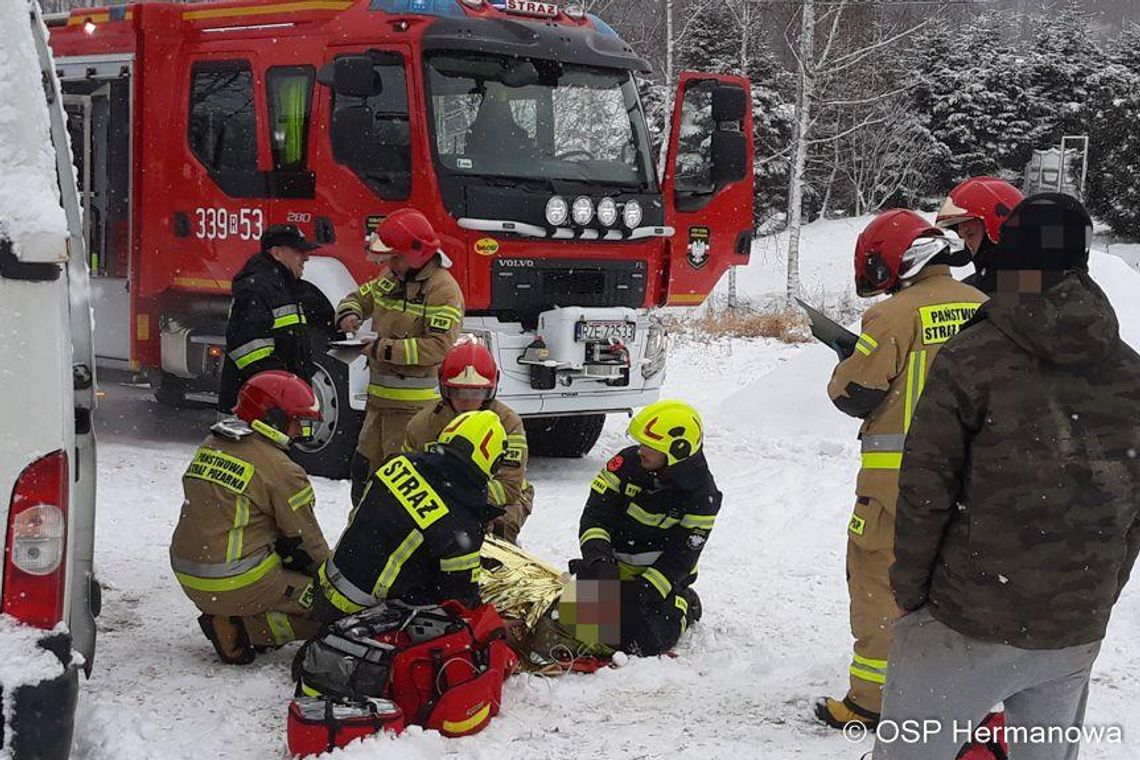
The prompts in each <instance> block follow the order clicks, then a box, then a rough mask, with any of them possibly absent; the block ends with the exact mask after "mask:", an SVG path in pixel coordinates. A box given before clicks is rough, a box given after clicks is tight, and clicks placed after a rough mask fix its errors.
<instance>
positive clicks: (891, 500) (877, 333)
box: [827, 265, 986, 534]
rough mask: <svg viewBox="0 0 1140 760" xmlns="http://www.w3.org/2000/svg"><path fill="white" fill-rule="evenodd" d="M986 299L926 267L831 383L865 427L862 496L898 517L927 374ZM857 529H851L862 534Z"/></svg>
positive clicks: (887, 304)
mask: <svg viewBox="0 0 1140 760" xmlns="http://www.w3.org/2000/svg"><path fill="white" fill-rule="evenodd" d="M985 300H986V297H985V295H983V294H982V293H981V292H980V291H978V290H975V289H974V288H972V287H970V286H969V285H965V284H963V283H960V282H957V281H955V280H954V279H953V278H952V277H951V276H950V267H948V266H944V265H934V266H927V267H926V268H924V269H923V270H922V271H921V272H919V273H918V275H916V276H915V277H914V279H912V280H910V282H909V284H908V285H907V286H906V287H904V288H903V289H902V290H900V291H898V292H897V293H895V294H894V295H892V296H891V297H890V298H888V299H886V300H885V301H880V302H879V303H877V304H875V305H874V306H872V307H871V308H870V309H868V310H867V311H866V312H865V313H864V314H863V327H862V334H861V335H860V336H859V340H858V342H857V343H856V345H855V352H854V353H853V354H852V355H851V356H850V357H848V358H847V359H845V360H844V361H842V362H840V363H839V366H837V367H836V368H835V372H834V374H833V375H832V377H831V383H830V384H829V385H828V387H827V392H828V395H829V396H830V397H831V400H832V402H834V404H835V405H836V406H837V407H838V408H839V409H840V410H841V411H843V412H845V413H846V414H849V415H851V416H853V417H859V418H862V420H863V425H862V427H861V428H860V429H859V438H860V441H861V444H862V452H863V454H862V460H863V466H862V469H860V471H859V479H858V483H857V485H856V492H857V493H858V494H859V495H860V496H872V497H874V498H877V499H881V500H882V502H883V504H884V505H885V507H886V509H888V510H889V511H890V512H891V513H892V514H893V512H894V504H895V499H896V497H897V495H898V471H899V465H900V464H901V462H902V454H903V441H904V439H905V437H906V433H907V430H908V429H909V428H910V422H911V417H912V415H913V414H914V410H915V407H916V406H917V404H918V399H919V396H920V394H921V393H922V387H923V384H924V383H925V382H926V374H927V372H928V371H929V369H930V366H931V364H932V363H933V362H934V358H935V357H936V356H937V355H938V351H939V350H940V349H941V348H942V347H943V346H944V345H946V342H947V341H948V340H950V338H952V337H953V336H954V335H955V334H957V332H958V330H959V328H961V326H962V325H963V324H964V323H965V322H966V321H967V320H969V319H970V318H971V317H972V316H973V315H974V312H975V311H977V309H978V306H979V305H980V304H981V303H982V302H983V301H985ZM856 519H858V518H856ZM857 528H858V526H854V525H853V526H852V530H854V531H855V532H856V533H857V534H861V533H860V530H858V529H857Z"/></svg>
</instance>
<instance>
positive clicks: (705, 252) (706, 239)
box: [685, 227, 712, 269]
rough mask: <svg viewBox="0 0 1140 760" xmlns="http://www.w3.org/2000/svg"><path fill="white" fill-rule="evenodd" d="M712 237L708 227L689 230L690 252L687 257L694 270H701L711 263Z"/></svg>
mask: <svg viewBox="0 0 1140 760" xmlns="http://www.w3.org/2000/svg"><path fill="white" fill-rule="evenodd" d="M711 239H712V238H711V235H710V233H709V228H708V227H690V228H689V250H688V255H687V256H686V257H685V258H687V259H688V260H689V265H690V266H691V267H692V268H693V269H700V268H701V267H703V266H704V265H705V264H707V263H709V243H710V241H711Z"/></svg>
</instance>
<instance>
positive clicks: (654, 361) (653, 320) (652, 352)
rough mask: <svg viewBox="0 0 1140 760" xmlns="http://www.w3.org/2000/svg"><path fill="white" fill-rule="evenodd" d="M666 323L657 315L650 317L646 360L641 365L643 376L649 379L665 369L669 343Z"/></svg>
mask: <svg viewBox="0 0 1140 760" xmlns="http://www.w3.org/2000/svg"><path fill="white" fill-rule="evenodd" d="M668 338H669V334H668V333H667V332H666V330H665V325H664V324H663V323H662V322H661V320H660V319H658V318H657V317H650V319H649V330H648V331H647V332H646V334H645V361H644V362H643V363H642V365H641V376H642V377H644V378H645V379H647V380H648V379H649V378H651V377H653V376H654V375H656V374H657V373H659V372H660V371H661V370H663V369H665V354H666V348H667V347H668V343H669V340H668Z"/></svg>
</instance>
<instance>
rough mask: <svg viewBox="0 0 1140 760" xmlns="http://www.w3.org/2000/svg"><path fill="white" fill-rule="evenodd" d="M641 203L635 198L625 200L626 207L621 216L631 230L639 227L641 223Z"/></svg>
mask: <svg viewBox="0 0 1140 760" xmlns="http://www.w3.org/2000/svg"><path fill="white" fill-rule="evenodd" d="M641 216H642V214H641V204H640V203H638V202H637V201H635V200H628V201H626V202H625V209H624V210H623V211H622V214H621V218H622V221H623V222H625V226H626V227H629V228H630V229H631V230H634V229H637V227H638V225H640V224H641Z"/></svg>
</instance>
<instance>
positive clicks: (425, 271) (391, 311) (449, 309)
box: [335, 258, 463, 409]
mask: <svg viewBox="0 0 1140 760" xmlns="http://www.w3.org/2000/svg"><path fill="white" fill-rule="evenodd" d="M350 314H351V315H355V316H356V317H358V318H360V319H361V320H366V319H369V318H371V319H372V331H373V332H375V333H376V335H377V340H376V342H375V343H374V344H373V345H372V348H371V350H370V351H369V354H368V369H369V371H370V377H369V381H368V406H369V407H370V408H373V409H378V408H383V407H392V406H399V405H401V404H407V403H409V402H411V403H413V404H419V403H422V402H424V401H433V400H435V399H438V398H439V389H438V387H437V378H436V376H437V374H438V371H439V365H440V364H441V363H442V362H443V357H444V356H445V355H446V354H447V352H448V350H449V349H450V348H451V346H452V345H454V343H455V339H456V338H458V337H459V331H460V329H461V327H462V326H463V294H462V293H461V292H460V290H459V284H458V283H457V282H456V281H455V278H454V277H452V276H451V273H449V272H448V271H447V270H446V269H444V268H443V267H441V266H440V264H439V261H438V258H437V259H433V260H432V261H429V262H428V263H427V264H426V265H424V266H423V267H422V268H421V269H419V270H418V271H416V272H414V273H409V276H408V279H407V280H400V279H399V278H398V277H396V275H395V274H393V273H392V272H391V271H390V270H388V269H385V270H383V271H382V272H381V273H380V276H379V277H377V278H376V279H374V280H371V281H369V282H366V283H364V284H363V285H361V286H360V288H358V289H357V290H354V291H352V292H351V293H349V294H348V295H347V296H345V297H344V298H343V299H341V302H340V304H339V305H338V306H337V309H336V317H335V319H336V324H338V325H339V324H340V321H341V320H342V319H344V318H345V317H346V316H349V315H350Z"/></svg>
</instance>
